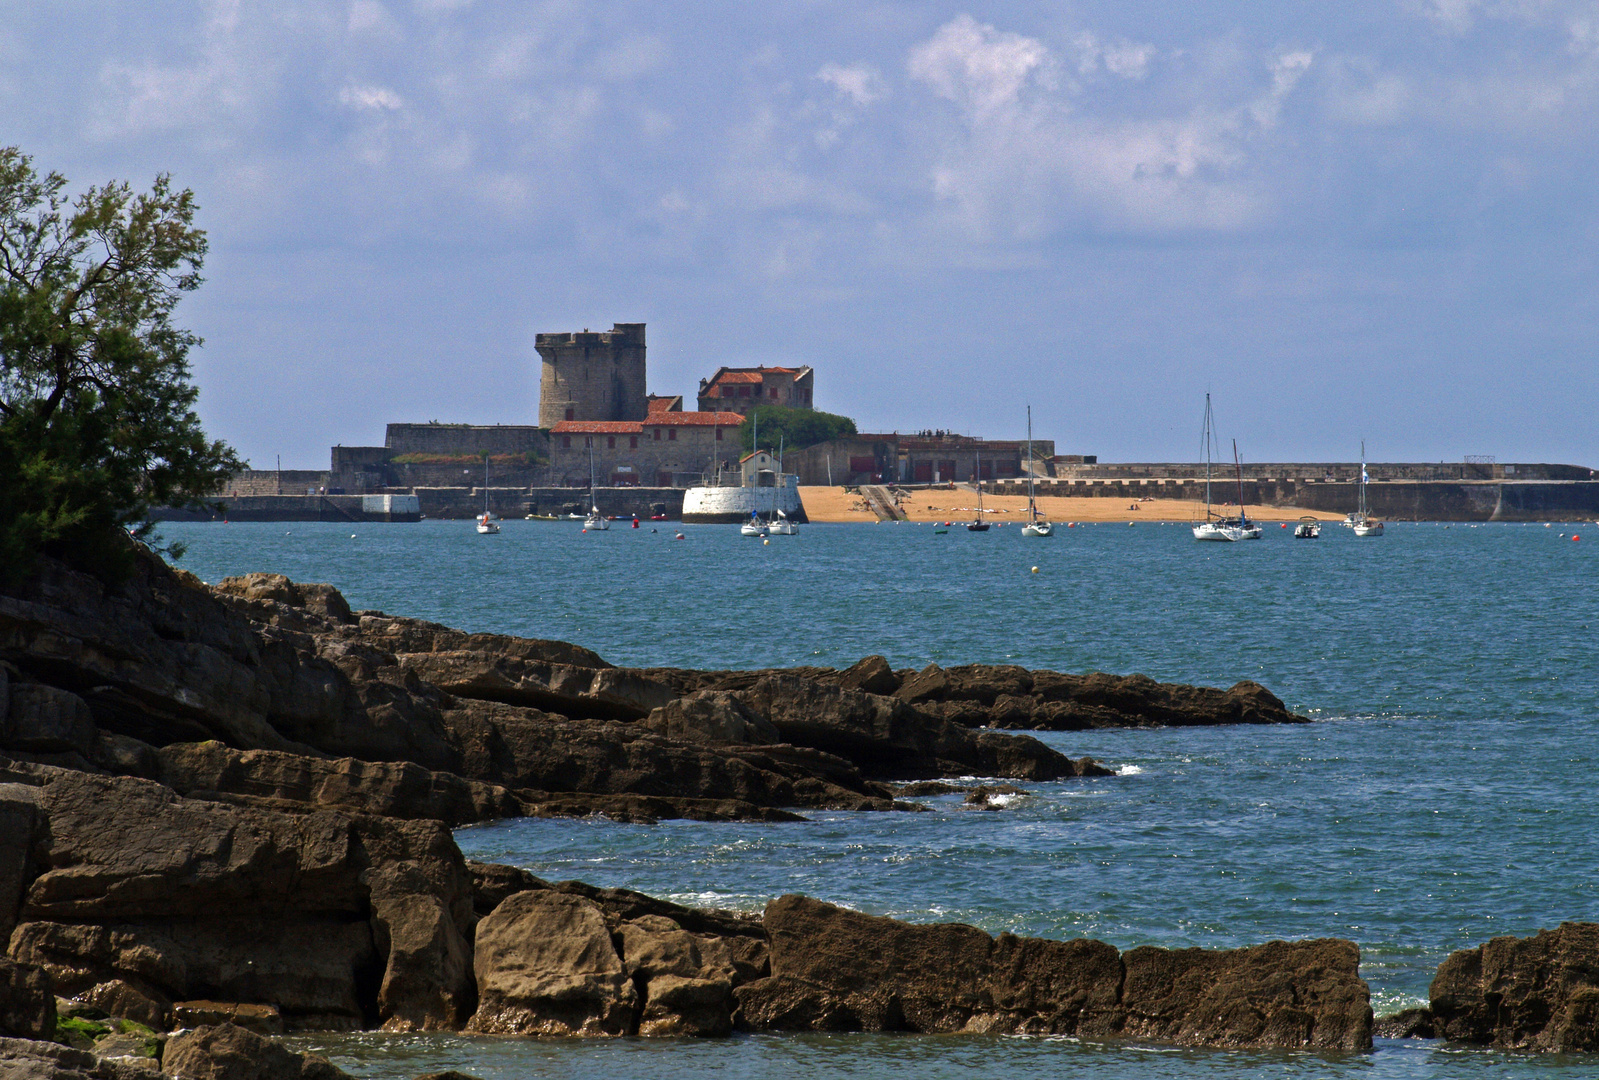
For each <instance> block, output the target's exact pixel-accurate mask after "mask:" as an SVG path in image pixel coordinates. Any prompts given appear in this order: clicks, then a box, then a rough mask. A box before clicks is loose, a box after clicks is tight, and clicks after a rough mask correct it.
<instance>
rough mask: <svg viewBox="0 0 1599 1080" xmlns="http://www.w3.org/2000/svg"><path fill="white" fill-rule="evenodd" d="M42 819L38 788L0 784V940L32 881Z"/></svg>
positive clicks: (8, 930)
mask: <svg viewBox="0 0 1599 1080" xmlns="http://www.w3.org/2000/svg"><path fill="white" fill-rule="evenodd" d="M0 779H3V778H0ZM44 822H45V817H44V813H43V811H42V810H40V808H39V795H38V792H37V791H35V790H34V789H33V788H32V787H29V786H27V785H24V784H7V783H0V836H3V837H5V842H4V843H0V942H4V941H5V940H7V939H9V938H10V937H11V928H12V927H14V926H16V924H17V913H18V911H20V910H21V908H22V897H23V895H24V894H25V893H26V892H27V888H28V884H29V883H30V882H32V881H33V877H34V874H35V872H36V867H37V863H38V851H37V845H38V844H39V842H40V840H41V831H42V829H43V825H44Z"/></svg>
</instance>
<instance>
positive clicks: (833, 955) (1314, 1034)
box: [734, 896, 1371, 1050]
mask: <svg viewBox="0 0 1599 1080" xmlns="http://www.w3.org/2000/svg"><path fill="white" fill-rule="evenodd" d="M765 924H766V928H767V932H768V935H769V937H770V940H771V977H770V978H766V979H761V980H758V981H756V982H753V983H750V984H748V985H746V986H743V987H740V988H738V989H736V990H735V991H734V996H735V997H736V999H737V1000H738V1003H739V1010H740V1023H741V1024H742V1025H743V1026H746V1027H750V1028H754V1029H757V1030H760V1029H779V1030H820V1031H851V1030H867V1031H893V1030H906V1031H920V1032H948V1031H981V1032H992V1033H1005V1032H1025V1033H1031V1034H1047V1033H1053V1034H1077V1035H1081V1036H1084V1037H1091V1038H1113V1037H1124V1038H1136V1039H1145V1040H1150V1041H1154V1042H1160V1043H1167V1044H1177V1045H1206V1046H1263V1047H1264V1046H1274V1047H1302V1046H1305V1047H1315V1048H1319V1049H1338V1050H1358V1049H1363V1048H1369V1047H1370V1045H1371V1008H1370V996H1369V992H1368V991H1367V988H1366V984H1365V982H1364V981H1363V980H1361V979H1360V977H1359V974H1358V970H1357V969H1358V965H1359V950H1358V949H1357V948H1356V947H1355V946H1354V944H1353V943H1351V942H1347V941H1309V942H1295V943H1284V942H1272V943H1270V944H1267V945H1262V946H1257V947H1254V948H1251V949H1234V950H1231V951H1227V952H1207V951H1205V950H1201V949H1187V950H1178V951H1168V950H1164V949H1152V948H1146V949H1134V950H1133V951H1132V952H1130V953H1127V954H1126V955H1125V956H1122V955H1119V954H1118V953H1117V952H1116V950H1115V949H1114V948H1113V947H1111V946H1109V945H1106V944H1104V943H1103V942H1098V941H1090V940H1087V939H1078V940H1075V941H1065V942H1059V941H1044V940H1041V939H1037V938H1017V937H1013V936H1011V935H1008V934H1003V935H1001V936H1000V937H999V938H997V939H996V938H991V937H989V936H988V935H987V934H985V933H983V932H982V931H981V930H978V929H976V928H975V927H970V926H962V925H959V924H939V925H932V926H912V925H909V924H906V923H901V922H897V921H896V920H893V919H884V918H877V917H874V916H869V915H863V914H860V913H858V912H852V911H846V910H844V909H842V908H837V907H834V906H832V905H830V904H824V903H821V902H819V901H815V900H810V899H807V898H805V897H801V896H785V897H781V898H779V899H777V900H774V901H772V902H771V903H770V904H768V905H767V908H766V917H765Z"/></svg>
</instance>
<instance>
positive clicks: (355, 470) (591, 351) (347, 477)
mask: <svg viewBox="0 0 1599 1080" xmlns="http://www.w3.org/2000/svg"><path fill="white" fill-rule="evenodd" d="M534 348H535V349H536V350H537V352H538V354H539V361H540V371H539V402H538V423H537V424H536V425H534V424H494V425H477V424H440V423H428V424H389V425H388V427H387V430H386V433H385V437H384V444H383V445H382V446H335V447H334V448H333V451H332V467H331V470H330V471H329V473H328V474H327V477H326V479H325V480H324V481H323V484H324V485H325V486H326V487H327V488H328V489H329V490H334V491H339V492H347V493H359V492H372V491H380V490H384V489H389V488H403V489H414V488H417V487H447V486H458V485H463V484H465V485H470V484H474V483H481V482H482V465H481V464H479V463H478V462H479V461H480V459H481V458H482V456H483V455H488V456H489V457H490V461H491V468H492V472H493V475H492V476H491V480H490V482H491V483H492V484H494V485H496V486H499V485H501V484H504V485H509V486H526V487H531V486H538V485H554V486H576V487H582V486H587V484H588V481H589V473H590V465H591V458H592V467H593V472H594V474H595V477H596V479H597V481H598V483H599V484H600V485H602V486H646V487H648V486H658V487H685V486H688V485H690V484H695V483H700V482H701V481H702V480H703V479H704V478H705V477H706V476H707V474H713V473H715V472H717V471H718V470H722V469H726V468H728V467H729V466H734V465H736V463H737V461H738V458H739V455H740V444H739V441H738V436H737V430H736V429H737V428H738V426H739V425H740V424H742V423H743V421H744V418H745V416H746V415H748V413H749V411H750V410H751V409H752V408H754V407H755V406H756V405H782V406H785V407H789V408H800V409H809V408H812V407H813V405H812V393H813V388H814V379H815V375H814V372H813V371H812V369H811V368H809V367H742V368H731V367H721V368H718V369H717V371H716V372H715V373H714V374H713V375H712V376H711V377H710V378H708V379H701V380H700V385H699V393H698V395H697V399H696V401H695V404H696V405H697V406H698V408H697V409H695V410H694V411H684V408H683V401H684V399H683V396H682V395H659V394H650V393H649V392H648V367H647V347H646V342H645V324H644V323H616V324H614V325H613V326H612V327H611V329H610V330H605V331H592V330H588V329H586V328H585V329H583V330H580V331H569V332H564V333H543V334H539V335H537V337H536V338H535V339H534ZM301 483H302V481H301V480H300V479H299V478H298V477H297V478H296V479H295V480H292V481H290V487H291V488H297V487H299V486H300V485H301ZM282 487H283V485H282V483H281V478H279V477H276V476H269V475H267V474H266V473H264V472H263V473H261V474H260V475H256V474H253V473H252V474H250V476H248V477H245V476H241V477H240V478H238V479H237V480H236V481H235V483H234V484H233V485H230V494H235V495H238V494H247V493H248V494H270V493H272V492H273V491H276V490H282ZM256 488H261V489H262V490H260V491H257V490H255V489H256ZM247 489H248V490H247Z"/></svg>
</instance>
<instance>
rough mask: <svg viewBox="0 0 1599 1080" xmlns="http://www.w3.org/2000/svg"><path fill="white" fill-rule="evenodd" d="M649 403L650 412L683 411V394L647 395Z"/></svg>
mask: <svg viewBox="0 0 1599 1080" xmlns="http://www.w3.org/2000/svg"><path fill="white" fill-rule="evenodd" d="M649 403H650V412H651V414H654V413H658V412H682V411H683V395H682V394H674V395H672V396H669V397H667V396H662V395H660V394H651V395H650V396H649Z"/></svg>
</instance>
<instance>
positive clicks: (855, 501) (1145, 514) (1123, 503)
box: [799, 487, 1343, 524]
mask: <svg viewBox="0 0 1599 1080" xmlns="http://www.w3.org/2000/svg"><path fill="white" fill-rule="evenodd" d="M799 490H800V499H801V501H802V502H804V504H805V514H806V516H807V517H808V518H810V519H811V520H812V521H833V522H838V521H876V520H877V515H876V514H874V513H872V511H871V510H870V509H868V508H867V505H866V500H865V499H864V498H862V497H861V496H860V495H856V494H853V493H851V492H848V491H846V490H845V489H844V488H842V487H802V488H800V489H799ZM976 507H977V493H976V492H974V491H972V490H971V489H970V488H966V487H960V488H956V489H954V490H953V491H952V490H950V489H948V488H929V489H915V490H911V491H907V492H906V494H905V497H904V499H903V500H902V501H901V505H900V509H901V510H903V511H904V512H905V515H906V516H907V517H908V518H909V519H910V520H911V521H970V520H972V519H973V518H974V517H976V516H977V515H976ZM1038 508H1039V509H1040V510H1041V511H1043V513H1044V514H1045V516H1046V517H1048V519H1049V520H1050V521H1058V522H1071V521H1084V522H1103V521H1185V522H1186V521H1191V520H1195V519H1197V518H1200V517H1203V516H1204V511H1205V507H1204V504H1203V503H1198V502H1193V501H1191V500H1188V499H1146V500H1142V501H1140V502H1136V503H1135V502H1132V501H1130V500H1127V499H1117V498H1105V497H1088V498H1066V497H1043V496H1040V497H1039V499H1038ZM983 509H984V510H985V511H987V512H985V513H984V515H983V517H984V519H985V520H988V521H992V522H994V523H996V524H998V523H1001V522H1010V521H1015V522H1021V521H1025V520H1027V497H1026V496H1025V495H988V494H985V495H984V496H983ZM1217 509H1222V510H1223V512H1225V508H1221V507H1218V508H1217ZM1247 509H1248V511H1249V516H1250V517H1251V518H1253V519H1255V520H1256V521H1262V522H1265V521H1270V522H1274V523H1275V522H1279V521H1298V520H1299V519H1300V518H1301V517H1306V516H1312V517H1316V518H1319V519H1320V520H1322V521H1339V520H1341V519H1342V517H1343V515H1341V514H1331V513H1325V512H1319V513H1313V512H1311V511H1306V510H1301V509H1300V508H1299V507H1296V506H1250V507H1248V508H1247Z"/></svg>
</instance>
